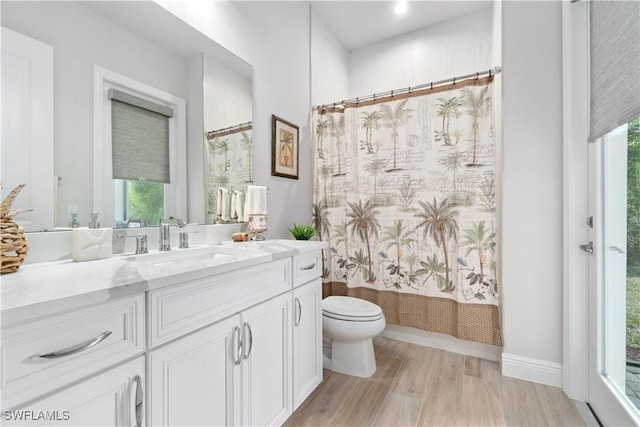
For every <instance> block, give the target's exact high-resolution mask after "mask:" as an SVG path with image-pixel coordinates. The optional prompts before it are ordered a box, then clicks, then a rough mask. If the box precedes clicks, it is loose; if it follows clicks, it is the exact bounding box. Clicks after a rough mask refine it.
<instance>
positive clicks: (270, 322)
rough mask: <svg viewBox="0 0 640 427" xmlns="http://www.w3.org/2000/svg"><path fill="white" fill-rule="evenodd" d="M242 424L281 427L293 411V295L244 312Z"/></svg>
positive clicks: (281, 297) (286, 294)
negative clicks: (275, 426)
mask: <svg viewBox="0 0 640 427" xmlns="http://www.w3.org/2000/svg"><path fill="white" fill-rule="evenodd" d="M242 322H243V323H242V328H243V332H244V339H243V346H244V352H243V353H244V354H243V357H244V360H243V363H242V384H243V392H242V394H243V400H242V402H243V405H242V414H243V420H242V424H243V425H261V426H264V425H281V424H282V423H283V422H284V421H285V420H286V419H287V418H288V417H289V415H291V412H292V408H291V405H292V395H291V374H292V372H291V369H292V364H291V352H292V343H291V341H292V340H291V293H290V292H288V293H285V294H283V295H280V296H278V297H275V298H273V299H271V300H269V301H267V302H264V303H262V304H260V305H257V306H255V307H253V308H250V309H248V310H246V311H244V312H243V313H242Z"/></svg>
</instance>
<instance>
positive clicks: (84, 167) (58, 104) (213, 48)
mask: <svg viewBox="0 0 640 427" xmlns="http://www.w3.org/2000/svg"><path fill="white" fill-rule="evenodd" d="M1 19H2V26H3V27H6V28H9V29H11V30H13V31H15V32H18V33H21V34H24V35H26V36H28V37H30V38H33V39H35V40H38V41H40V42H42V43H45V44H47V45H50V46H51V47H52V48H53V86H54V91H53V98H54V100H53V109H54V114H53V129H54V131H53V156H50V157H49V158H51V157H52V158H53V174H55V175H58V176H60V177H61V178H62V179H61V180H60V181H59V184H56V186H55V191H54V198H55V199H54V200H53V203H49V204H48V205H47V207H43V208H41V209H48V210H51V211H52V213H53V215H52V216H53V217H54V223H53V224H52V225H55V226H56V227H67V226H68V225H69V218H68V215H67V214H68V212H77V220H78V223H79V225H80V226H86V225H87V223H88V221H89V218H90V213H91V212H92V211H94V210H95V209H96V202H95V200H98V199H100V198H101V197H103V196H104V197H105V199H104V200H102V201H103V205H104V204H106V198H107V197H106V196H107V195H106V194H101V193H100V192H97V191H95V190H93V187H94V186H95V185H94V186H92V185H91V183H92V181H94V180H96V179H99V180H103V181H105V182H107V181H109V182H111V181H112V180H113V177H112V176H106V175H105V174H103V175H101V176H98V177H94V161H93V156H94V153H93V140H94V137H95V135H94V118H93V108H92V103H93V97H94V81H93V74H92V69H93V67H94V66H96V65H97V66H100V67H103V68H105V69H107V70H112V71H114V72H116V73H118V74H120V75H123V76H127V77H129V78H131V79H135V80H136V81H139V82H142V83H144V84H146V85H148V86H151V87H154V88H158V89H160V90H163V91H165V92H167V93H171V94H173V95H175V96H177V97H179V98H182V99H184V100H185V101H186V107H187V108H186V117H183V118H182V119H183V120H185V121H186V131H185V132H186V143H187V144H186V145H187V147H186V150H183V151H182V152H179V153H178V155H179V156H184V157H185V159H186V168H183V170H180V171H178V173H177V175H176V177H175V180H174V177H172V183H173V182H174V181H176V180H178V181H182V182H183V183H184V184H186V185H184V187H183V188H187V189H188V193H187V194H183V195H182V196H184V197H181V198H180V199H179V200H183V202H176V201H173V202H171V201H170V200H169V201H167V202H166V203H167V204H166V205H165V206H164V213H163V215H164V216H172V215H174V216H175V215H176V213H175V212H176V211H178V210H182V212H186V213H185V214H181V215H185V216H186V218H181V219H185V220H187V221H188V222H189V223H205V222H207V217H208V212H209V210H210V209H209V203H208V183H209V182H210V181H211V179H212V178H213V180H215V179H216V173H217V172H216V171H215V167H214V168H210V167H209V166H210V165H209V159H208V154H209V153H208V149H207V146H208V142H209V140H207V132H209V131H212V130H218V129H223V128H225V127H229V126H233V125H237V124H241V123H247V122H251V121H252V115H251V109H252V102H251V93H252V90H251V79H252V70H251V66H250V65H249V64H247V63H246V62H244V61H243V60H241V59H240V58H238V57H237V56H235V55H234V54H233V53H231V52H229V51H228V50H226V49H224V48H223V47H221V46H220V45H219V44H217V43H215V42H214V41H212V40H211V39H209V38H208V37H206V36H205V35H203V34H202V33H200V32H198V31H197V30H195V29H194V28H192V27H191V26H189V25H188V24H186V23H185V22H184V21H182V20H181V19H179V18H177V17H176V16H175V15H173V14H171V13H170V12H169V11H167V10H166V9H165V8H163V7H162V6H161V5H159V4H158V3H156V2H150V1H143V2H140V1H117V2H112V1H80V2H76V1H56V2H50V1H42V2H36V1H29V2H24V1H5V0H3V1H2V15H1ZM236 88H240V89H241V90H242V92H241V93H234V92H233V91H234V90H235V89H236ZM241 109H243V110H242V112H241ZM232 112H233V114H232ZM185 151H186V152H185ZM248 152H249V153H250V150H249V151H248ZM230 153H231V151H230V152H229V153H228V154H230ZM219 156H220V155H219V154H218V157H219ZM4 160H5V159H3V162H4ZM170 161H171V162H175V161H176V159H175V158H173V157H171V158H170ZM235 163H236V164H238V162H237V158H236V162H235ZM249 163H250V162H249ZM229 166H230V167H231V166H234V165H233V164H230V165H229ZM241 166H242V167H243V168H246V167H248V168H249V169H248V171H249V172H248V176H249V177H250V176H251V173H250V170H251V166H248V165H247V161H245V160H244V159H243V160H242V163H241ZM210 169H211V171H212V172H213V175H210ZM4 173H5V172H4V169H3V174H4ZM245 175H246V174H245ZM3 178H4V177H3ZM242 179H245V178H242ZM52 181H55V182H58V181H57V180H54V178H53V177H51V178H50V179H48V180H47V182H52ZM185 181H186V182H185ZM27 184H28V187H27V188H30V190H32V191H33V192H34V194H38V188H36V186H34V185H32V184H31V183H30V182H27ZM245 185H246V184H245ZM241 186H242V184H240V183H239V184H236V185H234V186H233V187H234V190H235V189H240V188H241ZM103 188H104V187H103ZM102 193H104V192H102ZM114 196H115V194H109V195H108V198H109V199H113V198H114ZM165 200H167V198H166V197H165ZM185 200H186V201H185ZM185 204H186V206H185ZM29 207H31V206H29ZM100 214H101V215H100V219H101V223H102V225H103V226H109V227H111V226H114V225H115V215H112V216H110V217H107V215H106V214H107V212H100ZM139 215H140V216H143V213H140V214H139ZM134 219H140V220H142V219H143V218H134ZM141 222H142V221H140V222H137V223H136V224H140V223H141ZM47 227H49V226H47Z"/></svg>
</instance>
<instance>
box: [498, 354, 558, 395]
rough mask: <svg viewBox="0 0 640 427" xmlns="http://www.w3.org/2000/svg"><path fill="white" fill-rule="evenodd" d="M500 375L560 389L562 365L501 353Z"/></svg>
mask: <svg viewBox="0 0 640 427" xmlns="http://www.w3.org/2000/svg"><path fill="white" fill-rule="evenodd" d="M502 375H504V376H505V377H512V378H518V379H521V380H526V381H532V382H534V383H540V384H546V385H550V386H554V387H562V365H561V364H559V363H555V362H549V361H548V360H540V359H532V358H530V357H524V356H517V355H515V354H507V353H502Z"/></svg>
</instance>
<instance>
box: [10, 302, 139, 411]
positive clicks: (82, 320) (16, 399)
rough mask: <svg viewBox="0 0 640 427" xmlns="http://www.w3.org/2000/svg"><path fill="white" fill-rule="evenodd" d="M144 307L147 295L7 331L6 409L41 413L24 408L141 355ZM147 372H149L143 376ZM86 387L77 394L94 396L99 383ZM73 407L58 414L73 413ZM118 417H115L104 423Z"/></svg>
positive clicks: (42, 320) (46, 318) (14, 326)
mask: <svg viewBox="0 0 640 427" xmlns="http://www.w3.org/2000/svg"><path fill="white" fill-rule="evenodd" d="M144 307H145V304H144V296H143V295H136V296H133V297H127V298H121V299H118V300H115V301H111V302H107V303H104V304H100V305H97V306H92V307H88V308H82V309H78V310H73V311H70V312H66V313H62V314H56V315H53V316H48V317H45V318H41V319H37V320H33V321H29V322H25V323H20V324H16V325H8V326H6V327H3V330H2V352H1V357H2V377H1V378H2V409H3V410H8V409H16V408H21V409H34V410H37V409H39V408H38V406H34V405H29V406H25V405H24V404H25V403H26V402H28V401H31V400H34V399H36V398H38V397H39V396H42V395H44V394H46V393H48V392H51V391H53V390H56V389H61V388H62V387H65V386H67V385H69V384H71V383H72V382H74V381H78V380H82V379H85V378H87V377H89V376H91V375H93V374H95V373H96V372H99V371H101V370H104V369H107V368H109V367H111V366H114V365H116V364H118V363H121V362H123V361H125V360H128V359H131V358H132V357H134V356H136V355H141V354H142V353H143V352H144ZM143 373H144V369H142V371H141V372H139V373H138V374H140V375H142V374H143ZM118 381H120V380H118ZM122 381H125V379H122ZM81 384H83V383H81ZM86 384H87V385H86V386H82V385H80V386H78V387H79V388H78V390H80V391H78V393H79V394H83V393H86V395H87V396H89V395H91V394H93V393H94V392H95V391H96V388H95V384H96V383H94V382H88V383H86ZM100 384H101V383H98V386H97V387H98V388H100V387H101V385H100ZM82 390H84V391H82ZM64 393H66V392H63V393H61V395H66V394H64ZM61 399H63V400H64V398H61ZM72 403H73V401H72V400H70V401H69V402H68V404H66V405H62V404H61V406H60V407H58V408H56V409H61V410H62V409H68V408H69V406H71V404H72ZM72 416H73V414H72ZM115 416H116V415H115V414H111V416H110V418H109V420H105V421H104V424H110V422H111V421H110V420H112V419H114V417H115ZM95 420H96V421H95V422H97V423H100V422H102V421H101V419H100V418H98V417H96V418H95Z"/></svg>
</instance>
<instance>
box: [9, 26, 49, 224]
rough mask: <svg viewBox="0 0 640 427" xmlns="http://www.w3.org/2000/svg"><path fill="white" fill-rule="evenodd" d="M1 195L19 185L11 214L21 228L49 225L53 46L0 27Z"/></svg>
mask: <svg viewBox="0 0 640 427" xmlns="http://www.w3.org/2000/svg"><path fill="white" fill-rule="evenodd" d="M0 60H1V62H2V151H1V153H2V154H1V157H2V178H1V179H0V181H1V182H2V184H3V185H4V191H3V197H4V196H6V194H7V192H8V191H10V190H13V189H14V188H15V187H17V186H18V185H19V184H27V186H26V187H25V188H24V189H23V190H22V191H21V192H20V194H19V195H18V197H17V198H16V200H15V202H14V203H13V207H14V208H20V209H28V208H33V211H32V212H25V213H23V214H20V215H18V216H16V217H15V219H16V222H17V223H18V224H20V225H21V226H22V227H23V228H24V229H25V230H26V231H39V230H40V231H41V230H43V229H45V228H53V225H54V218H53V217H54V212H55V211H56V206H55V203H56V202H55V200H54V188H57V185H58V183H57V180H54V176H53V48H52V47H51V46H49V45H46V44H44V43H41V42H39V41H37V40H34V39H32V38H29V37H26V36H23V35H22V34H20V33H16V32H15V31H11V30H9V29H7V28H2V55H1V57H0Z"/></svg>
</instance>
